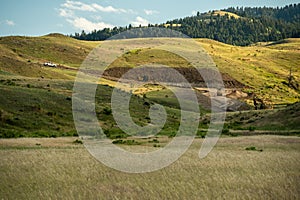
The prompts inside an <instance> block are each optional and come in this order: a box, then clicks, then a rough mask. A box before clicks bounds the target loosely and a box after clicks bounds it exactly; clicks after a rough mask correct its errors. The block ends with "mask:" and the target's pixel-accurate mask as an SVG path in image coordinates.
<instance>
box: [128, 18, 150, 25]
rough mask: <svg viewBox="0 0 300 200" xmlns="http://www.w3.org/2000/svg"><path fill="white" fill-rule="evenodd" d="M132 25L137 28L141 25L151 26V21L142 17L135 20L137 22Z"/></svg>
mask: <svg viewBox="0 0 300 200" xmlns="http://www.w3.org/2000/svg"><path fill="white" fill-rule="evenodd" d="M131 24H132V26H135V27H137V26H140V25H141V26H147V25H148V24H149V21H148V20H146V19H144V18H142V17H140V16H138V17H137V18H136V19H135V21H133V22H131Z"/></svg>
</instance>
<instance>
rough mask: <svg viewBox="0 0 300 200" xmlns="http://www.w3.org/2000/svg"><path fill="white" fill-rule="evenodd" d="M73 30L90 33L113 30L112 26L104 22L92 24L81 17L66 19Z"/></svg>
mask: <svg viewBox="0 0 300 200" xmlns="http://www.w3.org/2000/svg"><path fill="white" fill-rule="evenodd" d="M67 21H68V22H69V23H71V24H72V25H73V26H74V27H75V28H77V29H79V30H85V31H88V32H91V31H93V30H95V29H96V30H99V29H104V28H113V25H111V24H106V23H104V22H92V21H89V20H87V19H86V18H83V17H76V18H74V19H67Z"/></svg>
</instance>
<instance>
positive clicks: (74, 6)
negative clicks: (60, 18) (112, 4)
mask: <svg viewBox="0 0 300 200" xmlns="http://www.w3.org/2000/svg"><path fill="white" fill-rule="evenodd" d="M62 7H64V8H67V9H70V10H81V11H90V12H96V9H95V8H93V6H91V5H88V4H85V3H82V2H80V1H68V0H67V1H66V3H64V4H62Z"/></svg>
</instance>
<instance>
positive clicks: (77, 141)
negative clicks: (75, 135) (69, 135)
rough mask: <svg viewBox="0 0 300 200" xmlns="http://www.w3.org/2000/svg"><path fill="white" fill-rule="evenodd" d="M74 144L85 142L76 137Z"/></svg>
mask: <svg viewBox="0 0 300 200" xmlns="http://www.w3.org/2000/svg"><path fill="white" fill-rule="evenodd" d="M73 143H74V144H83V142H82V141H81V140H78V139H76V140H75V141H74V142H73Z"/></svg>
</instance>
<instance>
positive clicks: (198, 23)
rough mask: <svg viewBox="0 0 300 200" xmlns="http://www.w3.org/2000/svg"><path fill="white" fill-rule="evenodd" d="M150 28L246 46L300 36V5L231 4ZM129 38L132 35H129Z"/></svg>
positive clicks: (107, 32) (95, 35) (99, 33)
mask: <svg viewBox="0 0 300 200" xmlns="http://www.w3.org/2000/svg"><path fill="white" fill-rule="evenodd" d="M148 27H165V28H169V29H172V30H176V31H180V32H182V33H184V34H186V35H187V36H189V37H192V38H209V39H213V40H217V41H220V42H223V43H227V44H232V45H239V46H246V45H250V44H253V43H256V42H268V41H278V40H282V39H285V38H298V37H299V36H300V4H291V5H287V6H285V7H277V8H272V7H254V8H251V7H236V8H234V7H231V8H227V9H223V10H221V11H209V12H206V13H199V12H198V13H197V15H195V16H190V17H185V18H180V19H174V20H170V21H167V22H166V23H163V24H149V25H148ZM134 29H136V27H132V25H130V24H129V25H128V26H125V27H114V28H113V29H110V28H105V29H103V30H94V31H92V32H90V33H86V32H85V31H82V32H81V33H75V35H71V37H74V38H76V39H80V40H92V41H95V40H105V39H107V38H109V37H111V36H113V35H116V34H118V33H121V32H123V31H126V30H134ZM144 30H145V29H144ZM139 31H140V33H139ZM151 31H152V33H151V35H149V37H150V36H151V37H153V36H155V35H160V36H161V33H159V30H156V31H157V32H155V29H152V30H151ZM133 32H134V31H133ZM134 34H135V37H136V35H141V36H144V33H143V29H136V31H135V32H134ZM166 36H168V35H166ZM128 37H129V38H130V35H129V36H128Z"/></svg>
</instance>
